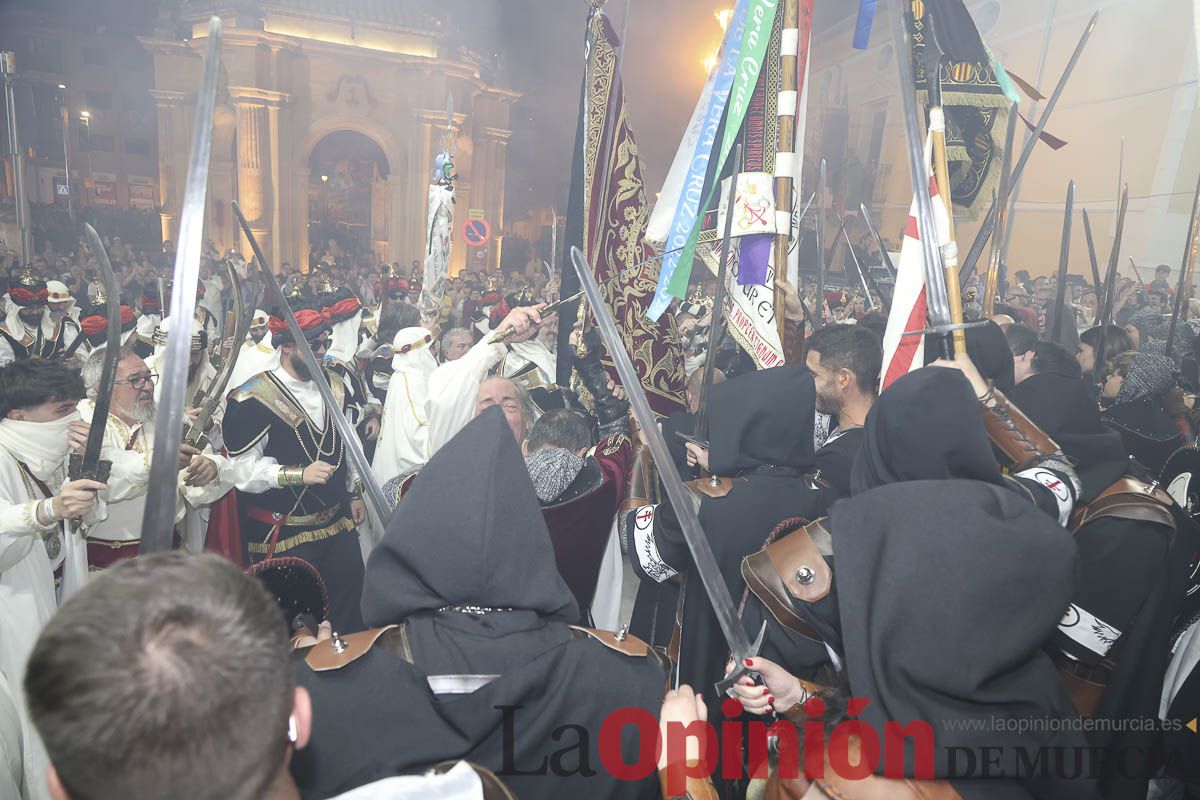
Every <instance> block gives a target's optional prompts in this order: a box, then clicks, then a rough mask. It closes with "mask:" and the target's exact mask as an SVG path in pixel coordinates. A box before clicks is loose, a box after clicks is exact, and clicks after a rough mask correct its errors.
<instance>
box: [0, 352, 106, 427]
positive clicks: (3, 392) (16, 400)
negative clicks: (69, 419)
mask: <svg viewBox="0 0 1200 800" xmlns="http://www.w3.org/2000/svg"><path fill="white" fill-rule="evenodd" d="M86 396H87V392H86V391H85V390H84V388H83V378H81V377H79V370H78V369H74V368H72V367H67V366H64V365H62V364H59V363H56V362H54V361H47V360H45V359H42V358H23V359H21V360H19V361H14V362H12V363H11V364H8V365H6V366H4V367H0V419H4V418H5V417H7V416H8V412H10V411H15V410H17V409H24V408H33V407H34V406H40V405H41V404H42V403H61V402H64V401H67V400H82V399H83V398H84V397H86Z"/></svg>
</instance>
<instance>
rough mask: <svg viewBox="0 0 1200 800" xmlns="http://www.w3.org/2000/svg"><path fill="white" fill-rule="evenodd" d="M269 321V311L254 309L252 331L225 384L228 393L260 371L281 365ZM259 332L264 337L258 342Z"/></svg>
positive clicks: (242, 346) (243, 343)
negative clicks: (256, 338)
mask: <svg viewBox="0 0 1200 800" xmlns="http://www.w3.org/2000/svg"><path fill="white" fill-rule="evenodd" d="M269 322H270V318H269V317H268V316H267V312H265V311H263V310H262V309H261V308H256V309H255V310H254V316H253V317H251V318H250V332H249V333H247V334H246V341H244V342H242V345H241V350H239V351H238V359H237V363H236V364H234V367H233V374H232V375H230V376H229V383H228V384H226V386H225V393H226V394H228V393H229V392H232V391H233V390H234V389H236V388H238V387H239V386H241V385H242V384H243V383H245V382H246V381H248V380H250V379H251V378H253V377H254V376H255V375H257V374H258V373H260V372H270V371H271V370H273V369H275V368H276V367H278V366H279V351H278V350H276V349H275V348H274V347H273V346H272V345H271V329H270V328H269V327H268V323H269ZM259 333H262V338H261V339H259V340H258V341H257V342H256V341H254V337H255V336H256V335H257V334H259Z"/></svg>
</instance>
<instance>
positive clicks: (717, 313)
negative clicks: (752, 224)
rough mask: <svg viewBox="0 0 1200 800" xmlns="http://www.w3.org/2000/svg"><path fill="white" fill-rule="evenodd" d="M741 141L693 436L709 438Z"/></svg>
mask: <svg viewBox="0 0 1200 800" xmlns="http://www.w3.org/2000/svg"><path fill="white" fill-rule="evenodd" d="M741 158H742V143H741V142H738V143H737V144H735V145H734V146H733V172H732V173H731V175H730V177H729V195H728V199H727V200H726V203H725V232H724V234H723V235H722V237H721V252H720V259H721V263H720V265H719V266H718V267H717V289H716V291H715V292H713V310H712V322H711V323H709V326H708V351H707V352H706V353H705V354H704V372H703V373H702V374H701V381H700V405H699V408H698V409H697V411H696V429H695V433H696V438H697V439H699V440H701V441H703V442H707V441H708V393H709V390H711V389H712V380H713V370H715V369H716V366H717V345H718V344H719V343H720V341H721V338H722V334H723V333H724V332H725V281H726V280H728V279H729V257H730V256H731V255H732V252H731V251H732V247H731V246H730V245H731V243H732V242H733V213H734V210H735V209H736V206H737V184H738V174H739V172H740V171H741V163H742V162H741Z"/></svg>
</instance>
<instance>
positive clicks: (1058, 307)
mask: <svg viewBox="0 0 1200 800" xmlns="http://www.w3.org/2000/svg"><path fill="white" fill-rule="evenodd" d="M1074 214H1075V181H1071V182H1070V183H1068V184H1067V203H1066V208H1065V209H1064V210H1063V230H1062V245H1061V247H1060V248H1059V251H1058V290H1057V292H1056V293H1055V295H1054V324H1053V325H1052V326H1051V328H1050V341H1052V342H1054V343H1055V344H1061V343H1062V339H1061V338H1060V334H1061V333H1062V326H1063V317H1064V316H1066V312H1067V267H1068V265H1069V263H1068V262H1070V260H1071V218H1072V217H1073V215H1074Z"/></svg>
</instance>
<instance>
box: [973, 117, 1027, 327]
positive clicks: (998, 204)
mask: <svg viewBox="0 0 1200 800" xmlns="http://www.w3.org/2000/svg"><path fill="white" fill-rule="evenodd" d="M1017 117H1018V112H1017V104H1016V103H1013V104H1012V106H1011V107H1010V108H1009V111H1008V129H1007V130H1006V131H1005V132H1004V159H1003V160H1002V161H1001V163H1000V189H999V191H998V192H997V193H996V194H995V196H994V197H993V198H992V204H993V205H994V206H995V208H996V216H995V218H994V221H995V224H996V235H995V236H993V237H992V252H991V255H990V256H989V258H988V271H987V277H986V278H985V280H984V282H983V305H982V306H981V307H980V308H981V310H982V314H983V316H985V317H990V316H991V315H992V314H994V313H995V310H996V293H997V292H999V291H1000V283H1001V280H1007V278H1008V275H1007V270H1006V269H1005V265H1006V264H1007V263H1008V262H1007V259H1006V256H1007V255H1008V249H1007V247H1006V246H1005V245H1006V244H1007V239H1006V238H1005V236H1004V229H1005V227H1006V226H1007V223H1008V193H1009V192H1010V191H1011V190H1012V148H1013V142H1014V141H1015V139H1016V134H1017ZM1001 273H1005V274H1004V275H1001Z"/></svg>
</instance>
